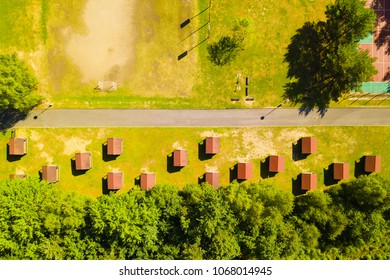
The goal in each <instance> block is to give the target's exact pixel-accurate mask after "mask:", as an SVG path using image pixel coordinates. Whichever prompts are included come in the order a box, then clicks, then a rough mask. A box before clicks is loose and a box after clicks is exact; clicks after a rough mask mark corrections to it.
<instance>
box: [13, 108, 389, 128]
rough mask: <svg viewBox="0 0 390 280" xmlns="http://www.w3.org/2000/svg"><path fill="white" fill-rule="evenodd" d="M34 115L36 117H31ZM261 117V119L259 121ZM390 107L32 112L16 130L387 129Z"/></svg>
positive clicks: (61, 110) (52, 110)
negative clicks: (306, 110)
mask: <svg viewBox="0 0 390 280" xmlns="http://www.w3.org/2000/svg"><path fill="white" fill-rule="evenodd" d="M34 116H38V117H37V118H34ZM261 116H264V119H263V120H262V119H261ZM387 125H390V108H370V109H365V108H340V109H336V108H332V109H329V110H328V112H327V113H326V114H325V116H324V117H322V118H321V116H319V115H318V114H317V113H315V112H312V113H310V114H309V115H307V116H304V115H300V114H299V112H298V110H297V109H284V108H274V109H272V108H269V109H226V110H164V109H55V108H49V109H48V110H46V111H44V110H33V111H32V112H30V114H29V115H28V117H27V118H26V119H25V120H23V121H19V122H18V123H17V124H16V125H15V127H164V126H166V127H202V126H206V127H207V126H208V127H218V126H221V127H245V126H387Z"/></svg>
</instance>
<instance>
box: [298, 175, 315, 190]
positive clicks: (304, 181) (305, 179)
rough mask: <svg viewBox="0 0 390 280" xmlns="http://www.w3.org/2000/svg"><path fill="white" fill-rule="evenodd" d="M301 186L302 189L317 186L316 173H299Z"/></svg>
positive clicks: (313, 188)
mask: <svg viewBox="0 0 390 280" xmlns="http://www.w3.org/2000/svg"><path fill="white" fill-rule="evenodd" d="M301 188H302V190H307V191H309V190H315V189H316V188H317V174H316V173H310V172H307V173H306V172H304V173H301Z"/></svg>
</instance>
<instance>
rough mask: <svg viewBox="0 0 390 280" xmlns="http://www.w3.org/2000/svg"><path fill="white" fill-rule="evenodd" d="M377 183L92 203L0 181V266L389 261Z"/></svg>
mask: <svg viewBox="0 0 390 280" xmlns="http://www.w3.org/2000/svg"><path fill="white" fill-rule="evenodd" d="M389 225H390V184H389V180H386V179H383V178H382V177H380V176H378V175H374V176H373V175H370V176H362V177H359V178H358V179H356V180H353V181H350V182H347V183H342V184H340V185H336V186H333V187H330V188H328V189H326V190H323V191H310V192H308V193H306V194H305V195H300V196H296V197H294V196H293V195H292V194H290V193H287V192H285V191H283V190H281V189H280V188H279V187H278V186H272V185H267V184H263V183H257V184H245V183H242V184H238V183H232V184H231V185H229V186H227V187H223V188H219V189H218V190H214V189H213V188H212V187H210V186H209V185H200V186H199V185H188V186H186V187H185V188H184V189H183V190H178V189H177V187H175V186H171V185H160V186H156V187H154V188H153V189H152V190H150V191H146V192H145V191H141V190H140V189H139V188H135V189H133V190H131V191H130V192H128V193H126V194H121V195H119V194H111V195H103V196H101V197H99V198H98V199H92V198H89V197H85V196H82V195H80V194H75V193H69V192H63V191H60V190H58V189H57V188H56V186H55V185H48V184H47V183H45V182H41V181H39V180H38V178H30V179H28V180H13V181H9V180H6V181H2V182H0V258H1V259H154V260H160V259H390V230H389V229H390V227H389Z"/></svg>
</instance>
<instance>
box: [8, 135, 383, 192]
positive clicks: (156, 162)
mask: <svg viewBox="0 0 390 280" xmlns="http://www.w3.org/2000/svg"><path fill="white" fill-rule="evenodd" d="M212 135H213V136H219V137H221V152H220V153H219V154H217V155H215V156H214V157H213V158H211V159H206V160H201V159H199V155H198V143H200V142H201V141H202V140H203V139H204V138H205V137H206V136H212ZM16 136H18V137H27V138H28V141H29V143H28V150H29V152H28V154H27V155H25V156H23V157H22V158H21V159H19V160H16V161H8V160H7V150H6V147H7V143H8V140H9V137H10V132H7V133H6V134H5V135H2V136H1V137H0V154H1V155H2V157H1V159H0V164H1V166H2V168H1V171H0V178H1V179H4V178H7V177H8V175H9V174H11V173H14V172H25V173H26V174H29V175H30V176H38V171H39V170H40V169H41V167H42V165H45V164H48V163H53V164H58V165H60V172H61V175H60V176H61V179H60V182H59V183H57V185H58V187H59V188H61V189H64V190H68V191H76V192H78V193H83V194H87V195H89V196H92V197H97V196H99V195H101V194H102V178H103V177H104V176H105V175H106V173H107V172H108V171H116V170H120V171H123V172H124V175H125V187H124V188H123V189H122V190H121V191H120V192H126V191H128V190H129V189H130V188H132V187H133V186H134V180H135V178H136V177H138V176H139V174H140V172H143V171H150V172H156V176H157V183H159V184H163V183H172V184H176V185H177V186H178V187H179V188H181V187H183V186H184V185H185V184H188V183H197V182H198V177H200V176H202V174H204V172H206V171H209V170H212V171H219V172H220V176H221V185H222V186H226V185H227V184H229V182H230V168H232V167H233V166H234V165H235V164H236V163H237V162H239V161H250V162H253V164H254V177H253V179H252V180H251V181H254V182H256V181H259V180H264V181H268V182H274V183H277V184H278V185H279V186H280V187H281V188H283V189H284V190H286V191H288V192H291V191H292V179H293V178H296V177H297V175H298V174H299V173H300V172H302V171H312V172H316V173H317V174H318V185H319V186H320V187H323V186H324V171H325V170H324V169H326V168H328V166H329V165H330V164H331V163H333V162H348V163H349V164H350V177H351V178H353V177H354V171H355V161H358V160H359V159H360V158H361V156H363V155H381V156H382V172H381V173H382V175H383V176H385V177H387V178H389V176H390V173H389V172H388V170H389V168H390V160H389V159H390V151H389V149H388V147H387V143H389V141H390V127H307V128H303V127H296V128H291V127H288V128H287V127H279V128H147V129H145V128H100V129H98V128H94V129H76V128H74V129H71V128H69V129H32V128H31V129H30V128H28V129H27V128H18V129H16ZM302 136H316V137H318V143H319V144H318V153H317V154H312V155H310V156H309V157H307V158H306V159H302V160H296V161H294V160H293V158H292V145H293V143H296V142H297V140H298V139H299V138H300V137H302ZM107 137H123V139H124V140H123V141H124V153H123V154H122V155H121V156H119V157H118V158H117V159H116V160H111V161H104V159H103V154H102V144H103V143H104V142H105V141H106V139H107ZM157 139H158V141H156V140H157ZM176 148H183V149H188V151H189V165H188V166H186V167H184V168H183V169H182V170H180V171H178V172H173V173H169V172H168V170H167V156H168V155H169V154H170V153H171V152H172V151H173V150H174V149H176ZM83 151H89V152H92V157H93V167H92V169H91V170H89V171H87V172H86V173H85V174H83V175H75V174H72V168H71V159H72V158H73V157H74V154H75V153H76V152H83ZM269 155H283V156H285V161H286V168H285V171H284V172H281V173H279V174H276V176H274V177H270V178H266V177H265V176H264V175H265V173H264V170H263V169H262V167H261V162H262V161H264V159H265V158H266V157H268V156H269ZM262 171H263V172H262ZM262 176H263V177H264V178H263V177H262Z"/></svg>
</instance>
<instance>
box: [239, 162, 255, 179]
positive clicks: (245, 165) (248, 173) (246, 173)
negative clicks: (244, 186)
mask: <svg viewBox="0 0 390 280" xmlns="http://www.w3.org/2000/svg"><path fill="white" fill-rule="evenodd" d="M252 177H253V164H252V162H240V163H238V164H237V179H238V180H248V179H252Z"/></svg>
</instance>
